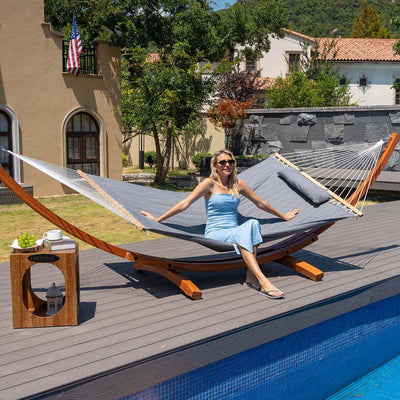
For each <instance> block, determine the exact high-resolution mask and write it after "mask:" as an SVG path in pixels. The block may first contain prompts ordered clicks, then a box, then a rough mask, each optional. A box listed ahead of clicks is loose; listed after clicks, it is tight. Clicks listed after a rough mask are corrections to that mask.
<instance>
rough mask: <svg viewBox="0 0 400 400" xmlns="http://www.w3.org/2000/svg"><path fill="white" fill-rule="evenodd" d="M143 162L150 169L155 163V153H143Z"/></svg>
mask: <svg viewBox="0 0 400 400" xmlns="http://www.w3.org/2000/svg"><path fill="white" fill-rule="evenodd" d="M144 162H146V163H147V164H149V166H150V168H153V165H154V164H155V163H156V162H157V153H156V152H155V151H146V152H145V153H144Z"/></svg>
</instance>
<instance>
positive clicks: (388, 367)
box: [326, 354, 400, 400]
mask: <svg viewBox="0 0 400 400" xmlns="http://www.w3.org/2000/svg"><path fill="white" fill-rule="evenodd" d="M399 376H400V354H399V355H398V356H397V357H395V358H393V359H392V360H390V361H389V362H387V363H385V364H384V365H382V366H380V367H378V368H376V369H375V370H373V371H372V372H370V373H369V374H367V375H365V376H363V377H362V378H360V379H358V380H356V381H355V382H353V383H351V384H350V385H348V386H346V387H345V388H344V389H342V390H339V391H338V392H336V393H335V394H333V395H332V396H329V397H328V398H327V399H326V400H351V399H362V400H377V399H379V400H398V399H400V378H399Z"/></svg>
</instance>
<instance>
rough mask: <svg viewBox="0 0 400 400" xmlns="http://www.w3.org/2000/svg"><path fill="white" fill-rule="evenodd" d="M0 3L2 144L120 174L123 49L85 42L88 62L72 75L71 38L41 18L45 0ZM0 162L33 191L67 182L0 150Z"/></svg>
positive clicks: (54, 190)
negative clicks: (69, 60) (68, 58)
mask: <svg viewBox="0 0 400 400" xmlns="http://www.w3.org/2000/svg"><path fill="white" fill-rule="evenodd" d="M1 6H2V7H1V14H0V43H1V44H0V46H1V61H0V145H1V146H2V147H5V148H8V149H10V150H12V151H15V152H19V153H21V154H23V155H26V156H30V157H33V158H38V159H41V160H45V161H48V162H51V163H54V164H58V165H63V166H68V167H70V168H75V169H78V168H79V169H82V170H84V171H86V172H88V173H92V174H97V175H101V176H105V177H110V178H113V179H121V178H122V162H121V153H122V144H121V116H120V112H119V109H120V104H121V90H120V75H121V74H120V68H121V66H120V65H121V63H120V49H119V48H117V47H110V46H108V45H107V44H106V43H104V42H97V43H90V44H85V43H84V45H83V49H84V53H82V55H81V57H87V58H86V62H85V65H86V66H87V69H86V70H84V71H81V73H80V74H79V75H78V76H77V77H75V76H74V75H72V74H71V73H68V72H65V71H66V54H67V52H68V40H69V38H64V37H63V35H62V34H60V33H58V32H55V31H54V30H53V29H52V27H51V26H50V24H47V23H44V22H43V21H44V8H43V0H18V1H15V0H2V2H1ZM71 22H72V21H71ZM0 162H1V164H2V165H3V167H5V168H6V169H7V170H8V171H9V172H10V173H11V175H12V176H13V177H14V178H15V179H16V180H17V181H18V182H20V183H24V184H27V185H31V186H33V188H34V194H35V195H55V194H63V193H65V192H66V191H67V190H68V189H66V188H65V187H63V186H62V185H61V184H59V183H58V182H56V181H53V180H51V179H49V178H48V177H47V176H45V175H44V174H42V173H40V172H38V171H36V170H34V169H33V168H32V167H29V166H26V165H23V164H21V163H20V162H19V161H18V160H15V159H13V158H9V157H7V156H6V155H4V153H2V154H0Z"/></svg>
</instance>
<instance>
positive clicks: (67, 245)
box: [43, 236, 76, 250]
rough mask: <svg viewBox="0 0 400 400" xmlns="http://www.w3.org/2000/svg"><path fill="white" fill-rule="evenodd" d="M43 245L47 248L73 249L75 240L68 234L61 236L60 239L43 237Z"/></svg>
mask: <svg viewBox="0 0 400 400" xmlns="http://www.w3.org/2000/svg"><path fill="white" fill-rule="evenodd" d="M43 245H44V247H45V248H46V249H49V250H68V249H74V248H75V246H76V242H75V240H73V239H71V238H70V237H68V236H63V237H62V239H60V240H49V239H43Z"/></svg>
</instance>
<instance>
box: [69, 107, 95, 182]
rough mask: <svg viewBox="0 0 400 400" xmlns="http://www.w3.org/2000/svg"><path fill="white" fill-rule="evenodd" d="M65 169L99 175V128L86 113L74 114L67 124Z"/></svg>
mask: <svg viewBox="0 0 400 400" xmlns="http://www.w3.org/2000/svg"><path fill="white" fill-rule="evenodd" d="M66 137H67V167H68V168H73V169H80V170H82V171H83V172H86V173H88V174H92V175H99V174H100V167H99V166H100V163H99V126H98V124H97V122H96V120H95V119H94V118H93V117H92V116H91V115H89V114H87V113H83V112H82V113H78V114H75V115H74V116H73V117H72V118H71V119H70V120H69V121H68V124H67V132H66Z"/></svg>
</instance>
